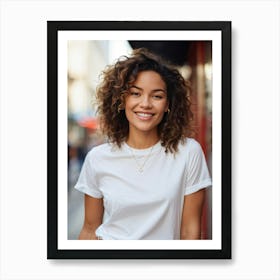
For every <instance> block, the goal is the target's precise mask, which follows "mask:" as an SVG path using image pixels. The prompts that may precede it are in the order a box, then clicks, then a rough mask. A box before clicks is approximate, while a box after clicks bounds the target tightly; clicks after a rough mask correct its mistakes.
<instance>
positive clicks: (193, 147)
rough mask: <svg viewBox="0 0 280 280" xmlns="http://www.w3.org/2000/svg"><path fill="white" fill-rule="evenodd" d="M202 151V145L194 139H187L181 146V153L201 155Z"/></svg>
mask: <svg viewBox="0 0 280 280" xmlns="http://www.w3.org/2000/svg"><path fill="white" fill-rule="evenodd" d="M201 150H202V148H201V145H200V144H199V142H198V141H197V140H195V139H194V138H185V139H184V141H183V142H182V143H180V144H179V151H181V152H188V153H199V152H200V151H201Z"/></svg>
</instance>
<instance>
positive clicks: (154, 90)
mask: <svg viewBox="0 0 280 280" xmlns="http://www.w3.org/2000/svg"><path fill="white" fill-rule="evenodd" d="M130 88H136V89H138V90H142V91H143V89H142V88H140V87H138V86H135V85H133V86H131V87H130ZM157 91H162V92H163V93H166V90H164V89H162V88H156V89H153V90H152V92H157Z"/></svg>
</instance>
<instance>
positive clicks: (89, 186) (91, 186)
mask: <svg viewBox="0 0 280 280" xmlns="http://www.w3.org/2000/svg"><path fill="white" fill-rule="evenodd" d="M93 165H94V162H93V155H92V152H91V153H88V154H87V156H86V158H85V160H84V163H83V166H82V169H81V172H80V175H79V178H78V181H77V183H76V185H75V186H74V188H75V189H76V190H79V191H80V192H82V193H85V194H87V195H89V196H92V197H95V198H102V197H103V195H102V192H101V191H100V190H99V188H98V185H97V183H96V171H95V169H94V166H93Z"/></svg>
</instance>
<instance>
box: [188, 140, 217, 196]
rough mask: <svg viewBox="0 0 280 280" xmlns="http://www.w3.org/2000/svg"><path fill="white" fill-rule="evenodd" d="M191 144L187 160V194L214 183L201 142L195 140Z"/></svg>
mask: <svg viewBox="0 0 280 280" xmlns="http://www.w3.org/2000/svg"><path fill="white" fill-rule="evenodd" d="M190 144H191V148H190V151H189V157H188V162H187V172H186V176H187V178H186V186H185V195H188V194H191V193H194V192H197V191H199V190H200V189H203V188H206V187H209V186H211V185H212V180H211V177H210V174H209V171H208V167H207V163H206V160H205V156H204V153H203V151H202V148H201V146H200V144H199V143H198V142H196V141H194V140H193V141H192V142H191V143H190Z"/></svg>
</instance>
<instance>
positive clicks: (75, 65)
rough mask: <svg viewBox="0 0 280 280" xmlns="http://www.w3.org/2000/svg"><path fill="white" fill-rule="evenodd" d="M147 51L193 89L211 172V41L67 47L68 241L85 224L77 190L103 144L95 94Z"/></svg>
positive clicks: (207, 227)
mask: <svg viewBox="0 0 280 280" xmlns="http://www.w3.org/2000/svg"><path fill="white" fill-rule="evenodd" d="M139 47H145V48H147V49H149V50H151V51H153V52H155V53H157V54H159V55H161V56H162V57H163V58H165V59H167V60H168V61H170V62H171V63H173V64H174V65H176V67H178V70H179V71H180V72H181V74H182V76H183V77H184V78H185V79H187V80H189V81H190V82H191V85H192V89H193V93H192V103H193V107H192V110H193V112H194V117H195V118H194V121H195V127H196V132H197V133H196V136H195V138H196V140H197V141H199V143H200V144H201V146H202V148H203V151H204V153H205V156H206V159H207V162H208V167H209V170H210V173H211V170H212V45H211V41H113V40H110V41H101V40H98V41H97V40H93V41H86V40H83V41H79V40H75V41H68V239H77V238H78V235H79V232H80V230H81V227H82V224H83V218H84V205H83V194H82V193H80V192H78V191H76V190H75V189H74V188H73V187H74V185H75V183H76V181H77V178H78V176H79V172H80V169H81V166H82V164H83V160H84V157H85V155H86V153H87V152H88V151H89V150H90V149H91V148H92V147H94V146H96V145H100V144H102V143H103V142H104V138H103V136H102V134H101V133H100V130H99V121H98V116H97V114H96V106H95V92H96V86H97V85H98V83H99V79H100V74H101V72H102V70H104V68H105V67H106V66H107V65H108V64H113V63H114V62H115V61H116V60H117V59H118V58H119V57H120V56H122V55H129V54H130V53H131V50H132V49H134V48H139ZM211 209H212V197H211V192H210V191H209V192H208V193H207V199H206V203H205V207H204V211H203V230H202V238H203V239H211V238H212V210H211Z"/></svg>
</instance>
